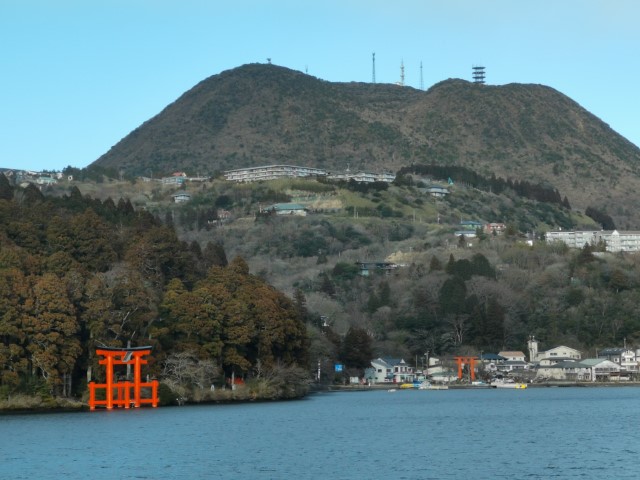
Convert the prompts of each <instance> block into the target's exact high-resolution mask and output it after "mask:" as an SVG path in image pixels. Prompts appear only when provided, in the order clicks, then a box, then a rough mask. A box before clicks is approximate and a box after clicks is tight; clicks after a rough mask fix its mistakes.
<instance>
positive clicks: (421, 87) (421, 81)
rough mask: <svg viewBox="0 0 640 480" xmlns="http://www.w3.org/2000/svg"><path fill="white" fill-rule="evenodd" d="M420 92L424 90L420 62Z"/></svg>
mask: <svg viewBox="0 0 640 480" xmlns="http://www.w3.org/2000/svg"><path fill="white" fill-rule="evenodd" d="M420 90H424V79H423V78H422V62H420Z"/></svg>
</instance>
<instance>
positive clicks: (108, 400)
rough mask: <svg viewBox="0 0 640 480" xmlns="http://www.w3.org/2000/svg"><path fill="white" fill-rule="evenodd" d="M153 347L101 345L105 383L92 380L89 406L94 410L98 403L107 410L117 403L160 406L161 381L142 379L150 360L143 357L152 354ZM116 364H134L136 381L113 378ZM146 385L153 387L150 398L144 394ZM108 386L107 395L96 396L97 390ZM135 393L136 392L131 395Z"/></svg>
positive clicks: (120, 404)
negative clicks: (115, 379)
mask: <svg viewBox="0 0 640 480" xmlns="http://www.w3.org/2000/svg"><path fill="white" fill-rule="evenodd" d="M151 348H152V347H129V348H113V347H102V348H99V349H97V350H96V354H97V355H99V356H101V357H102V358H101V359H100V362H99V363H100V365H105V367H106V378H105V383H95V382H89V408H90V409H91V410H95V408H96V407H97V406H104V407H106V408H107V410H111V409H113V408H114V407H116V408H117V407H121V408H122V407H123V408H130V407H131V406H133V407H136V408H138V407H140V406H141V405H143V404H151V406H152V407H157V406H158V381H157V380H152V381H150V382H142V381H141V375H142V373H141V372H142V368H141V367H142V365H146V364H147V363H148V361H147V360H145V359H144V358H143V357H145V356H146V355H150V354H151ZM114 365H133V382H130V381H129V380H125V381H124V382H114V381H113V367H114ZM143 388H151V398H142V395H141V392H142V389H143ZM103 389H104V390H105V399H104V400H96V390H103ZM132 393H133V395H132Z"/></svg>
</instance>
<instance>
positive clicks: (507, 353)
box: [498, 350, 525, 362]
mask: <svg viewBox="0 0 640 480" xmlns="http://www.w3.org/2000/svg"><path fill="white" fill-rule="evenodd" d="M498 355H500V356H501V357H503V358H504V359H505V361H507V362H524V358H525V355H524V352H521V351H519V350H518V351H512V350H503V351H502V352H498Z"/></svg>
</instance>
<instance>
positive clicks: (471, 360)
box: [454, 357, 478, 382]
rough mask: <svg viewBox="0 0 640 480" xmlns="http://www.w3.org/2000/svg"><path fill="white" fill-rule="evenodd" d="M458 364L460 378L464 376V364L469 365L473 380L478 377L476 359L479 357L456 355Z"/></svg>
mask: <svg viewBox="0 0 640 480" xmlns="http://www.w3.org/2000/svg"><path fill="white" fill-rule="evenodd" d="M454 358H455V361H456V363H457V364H458V380H460V379H461V378H462V366H463V365H465V364H467V365H469V372H470V373H471V381H472V382H473V381H474V380H475V379H476V360H478V357H454Z"/></svg>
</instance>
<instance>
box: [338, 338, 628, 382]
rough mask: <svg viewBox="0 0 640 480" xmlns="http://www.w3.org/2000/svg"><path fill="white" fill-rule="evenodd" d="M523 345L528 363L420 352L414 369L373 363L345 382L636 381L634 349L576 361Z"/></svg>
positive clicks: (514, 357)
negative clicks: (360, 376) (362, 372)
mask: <svg viewBox="0 0 640 480" xmlns="http://www.w3.org/2000/svg"><path fill="white" fill-rule="evenodd" d="M527 343H528V350H529V352H528V353H529V355H528V361H527V356H526V355H525V353H524V352H521V351H500V352H498V353H484V352H481V353H480V355H477V356H457V357H450V358H442V359H440V358H434V357H430V356H429V352H426V353H425V354H424V356H423V357H422V358H420V359H418V358H416V359H415V363H414V365H411V364H409V363H407V362H406V361H405V360H404V359H402V358H376V359H375V360H372V361H371V367H369V368H367V369H365V374H364V377H363V378H358V377H352V378H350V383H351V384H352V385H356V384H359V385H368V386H387V387H396V386H397V387H400V388H419V389H425V388H427V389H428V388H433V389H446V388H448V386H450V385H455V386H460V385H472V386H487V387H497V388H501V387H503V388H526V387H527V385H528V384H536V383H538V384H541V383H553V384H562V383H565V384H576V383H579V382H584V383H589V384H596V382H599V383H612V382H617V383H621V384H622V383H625V382H632V381H637V380H639V379H640V348H637V349H635V350H634V349H632V348H627V347H626V345H625V346H624V347H612V348H605V349H603V350H600V351H598V352H597V354H596V357H595V358H582V354H581V352H580V351H578V350H576V349H574V348H571V347H567V346H564V345H559V346H557V347H553V348H551V349H549V350H544V351H541V350H539V348H538V341H537V340H536V339H535V338H534V337H533V336H531V337H529V340H528V342H527ZM419 363H421V364H422V365H421V368H419V366H418V364H419ZM336 369H337V370H340V366H337V368H336Z"/></svg>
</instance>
